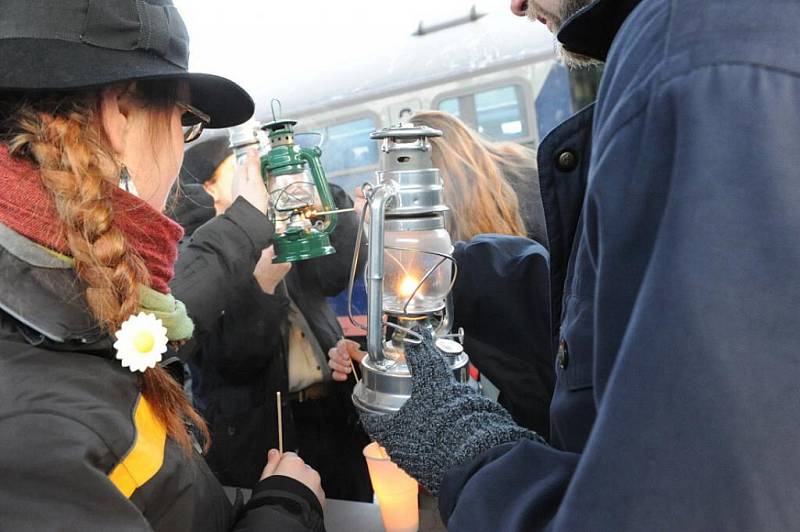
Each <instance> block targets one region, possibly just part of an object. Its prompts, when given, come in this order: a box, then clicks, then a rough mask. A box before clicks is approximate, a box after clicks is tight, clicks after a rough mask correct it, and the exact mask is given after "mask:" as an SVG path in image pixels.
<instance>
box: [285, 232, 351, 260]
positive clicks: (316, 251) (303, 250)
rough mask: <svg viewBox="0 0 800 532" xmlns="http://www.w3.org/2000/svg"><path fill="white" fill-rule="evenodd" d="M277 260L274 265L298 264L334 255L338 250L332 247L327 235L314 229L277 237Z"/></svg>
mask: <svg viewBox="0 0 800 532" xmlns="http://www.w3.org/2000/svg"><path fill="white" fill-rule="evenodd" d="M274 246H275V258H274V259H272V262H273V264H277V263H280V262H297V261H301V260H308V259H315V258H317V257H324V256H325V255H333V254H334V253H336V249H334V247H333V246H331V240H330V238H329V237H328V234H327V233H323V232H321V231H317V230H316V229H312V230H311V231H310V232H305V231H303V232H292V233H285V234H282V235H278V236H276V237H275V243H274Z"/></svg>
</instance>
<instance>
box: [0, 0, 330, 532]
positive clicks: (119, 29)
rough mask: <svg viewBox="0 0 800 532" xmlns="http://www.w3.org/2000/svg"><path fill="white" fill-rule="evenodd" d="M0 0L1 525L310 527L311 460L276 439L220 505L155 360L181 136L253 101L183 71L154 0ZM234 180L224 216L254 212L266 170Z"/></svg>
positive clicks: (171, 328) (165, 347)
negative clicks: (239, 184)
mask: <svg viewBox="0 0 800 532" xmlns="http://www.w3.org/2000/svg"><path fill="white" fill-rule="evenodd" d="M0 10H1V11H2V12H3V23H2V24H0V57H2V58H3V64H4V68H2V69H0V272H2V275H0V471H1V472H2V473H1V474H0V477H2V483H0V523H2V524H0V527H2V528H3V529H4V530H5V529H7V530H56V529H58V530H83V531H108V530H130V531H134V530H141V531H143V532H144V531H153V530H155V531H169V532H181V531H186V532H189V531H192V532H196V531H206V530H207V531H220V532H221V531H228V530H237V531H247V530H281V531H287V530H291V531H311V530H323V529H324V524H323V517H322V506H323V504H324V501H325V496H324V493H323V491H322V488H321V485H320V480H319V475H318V474H317V473H316V472H314V471H313V470H312V469H310V468H309V467H308V466H307V465H306V464H305V463H304V462H303V461H302V460H300V459H299V458H298V457H297V456H296V455H295V454H293V453H283V454H280V453H278V451H277V450H272V451H271V452H270V453H269V456H268V463H267V465H266V467H264V468H263V471H262V472H261V473H260V474H259V475H258V476H259V478H260V481H259V483H258V485H257V486H256V487H255V489H254V491H253V496H252V498H251V500H250V502H249V503H248V505H247V506H243V505H242V504H241V498H240V499H239V500H238V501H237V503H236V504H235V505H232V504H231V503H230V502H229V500H228V497H227V496H226V494H225V492H224V491H223V489H222V486H221V485H220V484H219V482H218V481H217V480H216V479H215V478H214V476H213V474H212V473H211V471H210V470H209V468H208V466H207V465H206V463H205V461H204V459H203V457H202V454H201V451H202V449H201V444H202V443H207V442H208V439H207V436H208V431H207V429H206V425H205V423H204V421H203V420H202V418H201V417H200V416H199V415H198V414H197V413H196V412H195V411H194V410H193V409H192V407H191V405H190V404H189V403H188V401H187V399H186V397H185V396H184V392H183V389H182V387H181V386H180V384H179V383H178V382H176V381H175V380H174V379H173V377H172V375H171V374H170V372H169V369H168V366H169V365H170V363H171V362H172V361H173V360H177V359H179V358H180V357H181V356H182V353H185V352H186V351H185V350H184V348H185V347H186V345H188V340H190V339H191V338H192V337H193V334H194V331H195V323H194V322H193V320H192V319H191V317H190V315H189V314H188V313H187V311H186V307H185V305H184V304H183V303H182V302H181V301H180V300H179V299H177V298H176V297H175V294H174V293H173V292H172V291H171V290H170V283H171V282H172V281H173V279H174V277H173V273H174V263H175V258H176V255H177V244H178V241H179V239H180V237H181V235H182V229H181V228H180V226H179V225H177V224H176V223H174V222H173V221H171V220H170V219H169V218H167V217H166V216H164V215H163V214H162V210H163V209H164V206H165V201H166V196H167V193H168V191H169V189H170V187H171V186H172V184H173V183H174V181H175V179H176V177H177V174H178V171H179V169H180V166H181V160H182V158H183V145H184V143H185V142H191V141H192V140H193V139H195V138H197V136H198V135H199V133H200V132H201V131H202V129H203V126H204V125H209V126H210V125H212V123H213V125H214V126H215V127H226V126H230V125H235V124H237V123H240V122H243V121H245V120H246V119H247V118H249V117H250V115H251V114H252V113H253V108H254V105H253V101H252V99H251V98H250V97H249V96H248V95H247V93H246V92H245V91H244V90H243V89H241V88H240V87H239V86H237V85H236V84H234V83H233V82H231V81H229V80H226V79H224V78H219V77H215V76H210V75H197V74H191V73H189V72H188V71H187V63H188V35H187V33H186V28H185V27H184V25H183V22H182V20H181V18H180V15H179V14H178V12H177V11H176V10H175V8H174V7H173V6H172V4H171V2H169V1H165V0H161V1H159V0H151V1H150V2H134V1H132V0H131V1H126V0H121V1H118V2H94V3H89V4H87V3H86V2H85V1H72V0H57V1H55V0H53V1H44V2H33V3H31V2H15V1H7V0H0ZM182 125H185V126H188V128H187V129H185V130H184V129H183V128H182ZM255 162H256V173H257V170H258V169H257V161H255ZM248 168H249V170H252V165H251V166H250V167H248ZM250 175H251V174H250V173H248V174H247V176H248V177H250ZM253 182H254V183H258V182H260V181H256V180H253ZM249 190H250V192H253V194H248V195H249V198H250V199H249V200H248V199H245V198H239V199H237V202H239V208H238V212H237V213H235V216H233V217H232V218H230V219H229V220H228V222H229V223H235V220H236V219H237V218H238V220H239V221H240V222H241V221H242V220H245V221H246V220H247V219H250V220H252V219H258V217H261V218H264V219H265V215H264V214H265V211H266V205H267V201H266V199H267V195H266V190H264V187H263V184H261V193H260V194H259V190H258V188H257V187H256V188H255V189H249ZM251 202H254V203H251ZM264 233H265V231H262V233H261V236H265V235H264ZM266 233H267V234H266V236H267V237H270V238H271V232H269V231H266ZM247 251H248V250H247V249H246V248H245V249H243V250H242V254H243V257H242V262H247V260H248V256H247ZM211 281H213V282H215V283H219V284H222V285H224V284H226V283H225V278H224V277H219V276H218V277H215V278H213V279H211ZM190 424H191V425H193V426H194V427H195V428H196V429H197V433H198V434H199V435H200V440H199V441H198V440H196V439H195V438H194V436H193V434H192V433H191V432H190V430H188V427H187V425H190Z"/></svg>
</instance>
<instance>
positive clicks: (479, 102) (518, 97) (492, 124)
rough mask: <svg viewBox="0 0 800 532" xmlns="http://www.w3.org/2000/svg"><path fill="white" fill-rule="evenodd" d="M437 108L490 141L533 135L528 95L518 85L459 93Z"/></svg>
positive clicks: (524, 137)
mask: <svg viewBox="0 0 800 532" xmlns="http://www.w3.org/2000/svg"><path fill="white" fill-rule="evenodd" d="M436 107H437V108H438V109H439V110H440V111H446V112H448V113H451V114H453V115H455V116H457V117H458V118H460V119H461V120H463V121H464V123H465V124H467V125H468V126H470V127H472V128H473V129H476V130H478V132H480V133H481V134H483V135H485V136H486V137H488V138H490V139H494V140H520V139H526V138H529V137H530V136H531V132H530V127H529V124H528V111H527V107H526V105H525V92H524V90H523V88H522V86H521V85H518V84H513V85H502V86H499V87H497V86H495V87H491V88H486V89H484V90H479V91H476V92H469V93H461V94H457V95H455V96H450V97H448V98H445V99H443V100H439V103H438V105H437V106H436Z"/></svg>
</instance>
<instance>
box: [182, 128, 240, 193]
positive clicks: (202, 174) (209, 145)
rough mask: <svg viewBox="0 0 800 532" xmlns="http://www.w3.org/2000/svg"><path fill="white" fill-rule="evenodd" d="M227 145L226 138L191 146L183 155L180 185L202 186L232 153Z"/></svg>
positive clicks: (215, 138) (212, 139) (216, 138)
mask: <svg viewBox="0 0 800 532" xmlns="http://www.w3.org/2000/svg"><path fill="white" fill-rule="evenodd" d="M228 145H229V142H228V137H214V138H210V139H208V140H203V142H198V143H197V144H192V145H191V147H190V148H189V149H188V150H186V151H185V152H184V154H183V166H182V167H181V176H180V180H181V185H182V186H183V185H192V184H202V183H205V182H206V181H208V180H209V179H211V176H213V175H214V172H215V171H216V170H217V167H218V166H219V165H221V164H222V162H223V161H225V159H227V158H228V156H230V155H231V154H232V153H233V152H232V151H231V149H230V147H229V146H228Z"/></svg>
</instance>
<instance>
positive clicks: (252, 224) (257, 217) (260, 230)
mask: <svg viewBox="0 0 800 532" xmlns="http://www.w3.org/2000/svg"><path fill="white" fill-rule="evenodd" d="M225 216H226V217H227V218H228V219H229V220H230V221H232V222H233V223H234V224H236V226H238V227H239V228H240V229H241V230H242V231H244V233H245V234H246V235H247V237H248V238H249V239H250V240H251V241H252V242H253V247H254V248H255V249H257V250H259V251H260V250H262V249H264V248H266V247H268V246H269V245H270V244H271V243H272V238H273V236H274V235H275V227H274V226H273V225H272V223H271V222H270V221H269V218H267V217H266V216H265V215H264V213H262V212H261V211H259V210H258V209H256V208H255V207H253V206H252V205H251V204H250V202H249V201H247V200H246V199H244V198H243V197H241V196H239V197H238V198H236V201H234V202H233V204H232V205H231V206H230V207H228V209H227V210H226V211H225Z"/></svg>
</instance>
